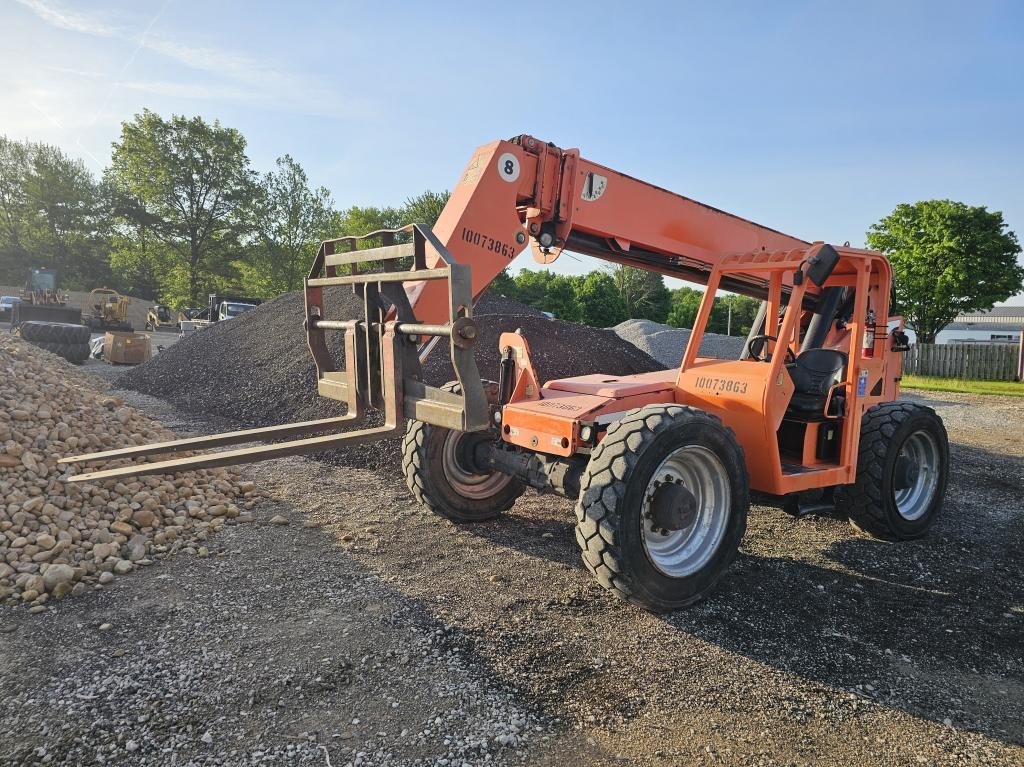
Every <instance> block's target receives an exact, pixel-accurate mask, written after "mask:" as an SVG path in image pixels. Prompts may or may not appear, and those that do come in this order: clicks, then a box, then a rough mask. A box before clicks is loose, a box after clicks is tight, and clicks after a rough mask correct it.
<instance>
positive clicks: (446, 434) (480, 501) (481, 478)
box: [402, 381, 526, 523]
mask: <svg viewBox="0 0 1024 767" xmlns="http://www.w3.org/2000/svg"><path fill="white" fill-rule="evenodd" d="M483 384H484V390H485V391H486V393H487V400H488V402H489V403H490V404H492V405H494V404H496V403H497V401H498V385H497V384H496V383H494V382H493V381H484V382H483ZM443 388H444V389H446V390H447V391H453V392H458V391H459V386H458V384H456V383H449V384H446V385H445V386H444V387H443ZM490 439H494V436H493V435H492V434H491V432H490V431H482V432H463V431H456V430H453V429H446V428H444V427H442V426H434V425H433V424H429V423H424V422H423V421H413V420H410V421H409V423H408V425H407V426H406V431H405V439H403V440H402V470H403V473H404V474H405V483H406V485H407V486H408V487H409V490H410V491H412V494H413V496H414V497H415V498H416V500H417V501H419V503H420V504H421V505H422V506H425V507H426V508H428V509H430V510H431V511H433V512H434V513H435V514H440V515H441V516H442V517H445V518H446V519H449V520H451V521H452V522H460V523H462V522H482V521H484V520H487V519H492V518H494V517H496V516H498V514H500V513H501V512H503V511H507V510H508V509H511V508H512V505H513V504H514V503H515V502H516V499H518V498H519V496H521V495H522V494H523V493H524V492H525V490H526V487H525V486H524V485H523V483H522V482H520V481H519V480H517V479H514V478H513V477H511V476H509V475H508V474H503V473H501V472H497V471H493V472H487V473H484V474H481V473H479V471H478V470H477V469H476V468H475V467H474V466H473V460H472V457H473V448H474V446H475V445H476V444H478V443H479V441H480V440H490Z"/></svg>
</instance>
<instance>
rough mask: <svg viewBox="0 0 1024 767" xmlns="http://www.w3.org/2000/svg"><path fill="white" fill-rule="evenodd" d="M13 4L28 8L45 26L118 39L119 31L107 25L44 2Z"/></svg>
mask: <svg viewBox="0 0 1024 767" xmlns="http://www.w3.org/2000/svg"><path fill="white" fill-rule="evenodd" d="M15 2H17V3H20V4H21V5H23V6H25V7H26V8H28V9H29V10H30V11H32V13H34V14H35V15H36V16H38V17H39V18H41V19H42V20H43V21H45V22H46V23H47V24H50V25H51V26H54V27H57V28H59V29H67V30H70V31H71V32H81V33H82V34H86V35H95V36H97V37H119V36H120V31H119V30H118V29H117V28H116V27H113V26H111V25H109V24H105V23H103V22H102V21H99V20H98V19H94V18H89V17H88V16H83V15H82V14H80V13H75V12H74V11H69V10H67V9H65V8H61V7H59V6H57V5H56V4H54V3H48V2H45V0H15Z"/></svg>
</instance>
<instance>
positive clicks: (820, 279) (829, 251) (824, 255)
mask: <svg viewBox="0 0 1024 767" xmlns="http://www.w3.org/2000/svg"><path fill="white" fill-rule="evenodd" d="M812 250H813V249H812ZM838 263H839V254H838V253H837V252H836V249H835V248H833V247H832V246H831V245H827V244H822V245H819V246H818V248H817V250H816V251H815V252H814V253H813V254H812V255H810V256H808V257H807V277H808V278H809V279H810V280H811V282H813V283H814V284H815V285H817V286H818V287H819V288H820V287H822V286H823V285H824V284H825V280H827V279H828V278H829V275H830V274H832V270H833V269H835V268H836V264H838Z"/></svg>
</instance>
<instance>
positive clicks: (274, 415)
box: [115, 291, 662, 469]
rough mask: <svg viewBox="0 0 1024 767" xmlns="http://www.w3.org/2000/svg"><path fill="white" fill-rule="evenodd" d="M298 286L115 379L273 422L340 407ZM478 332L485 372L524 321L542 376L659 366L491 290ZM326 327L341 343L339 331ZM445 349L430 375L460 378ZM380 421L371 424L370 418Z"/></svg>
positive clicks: (214, 410)
mask: <svg viewBox="0 0 1024 767" xmlns="http://www.w3.org/2000/svg"><path fill="white" fill-rule="evenodd" d="M361 310H362V303H361V302H360V301H359V300H358V299H357V298H356V297H355V296H354V295H352V294H351V293H348V292H344V291H338V292H337V293H335V295H332V296H330V297H329V305H328V313H329V315H330V317H331V318H332V319H333V318H338V317H347V318H354V317H356V316H359V314H361ZM303 315H304V305H303V294H302V292H301V291H296V292H293V293H287V294H285V295H282V296H280V297H278V298H276V299H274V300H273V301H268V302H267V303H264V304H262V305H260V306H259V307H257V308H256V309H253V310H252V311H250V312H247V313H245V314H243V315H242V316H240V317H237V318H235V319H232V320H230V321H227V322H218V323H216V324H214V325H212V326H210V327H208V328H205V329H203V330H200V331H197V332H195V333H193V334H191V335H190V336H188V337H187V338H183V339H181V340H180V341H178V342H177V343H175V344H174V345H173V346H170V347H169V348H167V349H166V350H164V351H163V352H161V353H160V354H158V355H156V356H155V357H153V359H151V360H150V361H149V362H146V363H144V364H142V365H138V366H136V367H134V368H132V369H131V370H129V371H128V372H126V373H125V374H124V375H122V376H120V377H119V378H118V379H117V380H116V381H115V385H116V386H117V387H119V388H123V389H131V390H134V391H137V392H141V393H142V394H148V395H151V396H154V397H159V398H161V399H164V400H167V401H169V402H171V403H173V404H174V405H176V406H177V407H179V408H181V409H182V410H185V411H188V412H192V413H203V414H208V415H214V416H219V417H223V418H227V419H230V420H232V421H236V422H238V423H241V424H245V425H247V426H269V425H274V424H280V423H288V422H290V421H307V420H312V419H315V418H328V417H331V416H336V415H343V414H344V412H345V406H344V405H343V404H342V403H340V402H337V401H335V400H331V399H327V398H325V397H321V396H320V395H319V394H318V393H317V390H316V367H315V366H314V365H313V358H312V357H311V355H310V353H309V348H308V347H307V346H306V333H305V331H304V330H303V327H302V318H303ZM475 317H476V321H477V326H478V328H479V338H478V341H477V344H476V347H475V350H476V359H477V366H478V367H479V369H480V374H481V376H482V377H484V378H491V379H497V376H498V360H499V353H498V337H499V336H500V334H501V333H503V332H507V331H514V330H516V329H522V331H523V333H524V335H525V336H526V338H527V340H528V341H529V343H530V350H531V356H532V358H533V362H534V366H535V367H536V368H537V373H538V377H539V378H540V380H541V381H542V382H543V381H547V380H551V379H554V378H567V377H570V376H577V375H586V374H588V373H598V372H599V373H608V374H610V375H626V374H629V373H646V372H649V371H652V370H660V369H662V366H661V365H659V364H658V363H657V362H656V361H655V360H654V359H652V358H651V357H649V356H648V355H647V354H645V353H644V352H642V351H640V350H639V349H637V348H636V347H635V346H634V345H633V344H631V343H629V342H627V341H624V340H623V339H621V338H619V337H618V336H617V335H615V333H614V332H612V331H610V330H601V329H597V328H590V327H585V326H582V325H576V324H574V323H571V322H564V321H562V320H553V319H549V318H547V317H546V316H544V315H543V314H542V313H541V312H539V311H538V310H536V309H534V308H532V307H529V306H526V305H525V304H521V303H519V302H517V301H513V300H511V299H509V298H505V297H504V296H492V295H489V294H485V295H484V296H483V297H481V299H480V301H479V302H478V304H477V306H476V308H475ZM331 336H332V334H328V343H329V344H330V345H331V347H332V348H337V349H339V354H340V339H339V338H338V337H337V336H335V337H333V338H332V337H331ZM447 357H448V355H447V353H446V350H445V349H444V348H443V347H442V346H439V347H438V348H437V349H435V351H434V353H433V354H431V355H430V357H429V358H428V359H427V362H426V364H425V365H424V377H425V379H426V381H427V382H428V383H431V384H434V385H441V384H444V383H446V382H447V381H450V380H452V379H454V377H455V376H454V373H453V371H452V366H451V362H450V361H449V360H448V358H447ZM373 423H375V421H374V420H372V419H371V420H370V421H368V422H367V424H364V425H372V424H373ZM325 457H327V458H328V459H329V460H331V462H337V463H341V464H344V465H349V466H356V467H363V468H374V469H393V468H394V467H395V465H396V462H397V460H398V451H397V449H395V447H394V446H392V445H386V444H380V443H378V444H374V445H360V446H355V447H352V448H346V449H344V450H338V451H335V452H334V453H332V455H331V456H325Z"/></svg>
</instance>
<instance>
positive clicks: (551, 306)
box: [506, 269, 580, 322]
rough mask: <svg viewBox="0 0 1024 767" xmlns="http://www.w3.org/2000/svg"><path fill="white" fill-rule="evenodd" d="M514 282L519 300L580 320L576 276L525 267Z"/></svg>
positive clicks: (515, 296)
mask: <svg viewBox="0 0 1024 767" xmlns="http://www.w3.org/2000/svg"><path fill="white" fill-rule="evenodd" d="M514 282H515V290H514V294H515V295H514V298H515V299H516V300H517V301H521V302H522V303H524V304H528V305H530V306H532V307H534V308H535V309H540V310H542V311H545V312H551V313H552V314H553V315H555V316H556V317H558V318H559V319H563V320H570V321H573V322H578V321H579V318H580V307H579V303H578V301H577V300H576V289H575V282H574V278H572V277H566V276H564V275H561V274H555V273H554V272H552V271H550V270H549V269H541V270H539V271H536V272H535V271H531V270H530V269H523V270H521V271H520V272H519V274H517V275H516V276H515V280H514ZM506 295H507V294H506Z"/></svg>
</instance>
